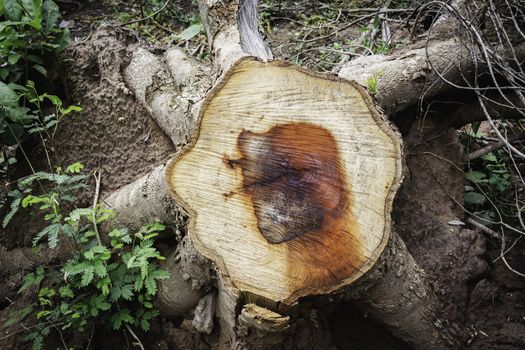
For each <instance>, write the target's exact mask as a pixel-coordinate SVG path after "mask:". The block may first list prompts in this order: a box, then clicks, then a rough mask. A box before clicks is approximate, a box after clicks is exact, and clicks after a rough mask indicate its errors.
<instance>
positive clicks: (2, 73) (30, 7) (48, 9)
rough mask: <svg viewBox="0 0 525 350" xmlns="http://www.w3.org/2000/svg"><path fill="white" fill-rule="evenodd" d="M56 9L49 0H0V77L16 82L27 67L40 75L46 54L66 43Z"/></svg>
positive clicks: (66, 34) (25, 76) (25, 74)
mask: <svg viewBox="0 0 525 350" xmlns="http://www.w3.org/2000/svg"><path fill="white" fill-rule="evenodd" d="M59 20H60V12H59V8H58V6H57V4H56V3H55V2H53V1H51V0H44V1H42V0H33V1H26V0H24V1H22V0H2V2H1V3H0V62H1V64H0V80H2V81H5V82H8V83H20V82H21V81H22V82H25V81H27V80H28V79H29V74H30V73H31V71H35V72H38V73H40V74H42V75H44V76H46V75H47V70H46V68H45V66H44V59H45V57H46V55H55V54H58V53H60V52H61V51H63V50H64V48H65V47H66V46H67V45H68V43H69V38H70V33H69V30H68V29H67V28H60V27H59Z"/></svg>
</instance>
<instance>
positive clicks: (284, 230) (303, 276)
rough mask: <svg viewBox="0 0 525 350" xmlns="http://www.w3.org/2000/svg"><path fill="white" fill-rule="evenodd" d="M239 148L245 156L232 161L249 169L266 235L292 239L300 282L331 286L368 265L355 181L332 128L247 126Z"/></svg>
mask: <svg viewBox="0 0 525 350" xmlns="http://www.w3.org/2000/svg"><path fill="white" fill-rule="evenodd" d="M237 146H238V148H239V150H240V152H241V154H242V158H241V159H239V160H234V161H231V160H229V161H228V165H229V166H237V165H238V166H240V167H241V169H242V174H243V191H244V192H245V194H246V195H248V197H249V198H250V199H251V202H252V204H253V210H254V213H255V216H256V218H257V226H258V228H259V231H260V233H261V234H262V235H263V236H264V237H265V238H266V240H267V241H268V242H269V243H271V244H286V246H287V251H288V277H289V279H290V281H291V282H292V283H294V285H301V286H303V287H312V288H315V287H322V286H327V285H330V284H333V283H336V282H338V281H341V280H343V279H345V278H348V277H349V276H350V274H352V272H354V271H355V270H356V269H358V268H359V266H361V265H362V263H363V262H364V258H363V255H362V253H361V249H360V247H361V244H360V242H359V241H358V238H357V235H356V233H357V232H356V230H357V226H356V224H355V220H354V218H353V215H352V210H351V208H352V195H351V191H350V184H349V183H348V180H347V177H346V176H345V173H344V167H343V166H342V162H341V157H340V155H339V150H338V147H337V142H336V140H335V139H334V137H333V136H332V135H331V134H330V132H329V131H328V130H326V129H325V128H323V127H321V126H317V125H313V124H306V123H297V124H282V125H277V126H275V127H273V128H272V129H270V130H269V131H268V132H266V133H254V132H251V131H243V132H242V133H241V134H240V135H239V137H238V142H237Z"/></svg>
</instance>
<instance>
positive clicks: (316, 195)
mask: <svg viewBox="0 0 525 350" xmlns="http://www.w3.org/2000/svg"><path fill="white" fill-rule="evenodd" d="M199 118H200V119H199V122H198V123H199V124H198V130H197V132H196V133H195V135H194V136H193V139H192V142H190V144H189V145H188V146H187V147H186V148H185V150H184V151H183V152H182V153H181V154H180V155H178V157H176V158H175V159H173V160H172V161H171V163H170V164H169V165H168V166H167V168H166V169H167V170H166V177H167V182H168V187H169V188H170V190H171V192H172V194H173V196H174V197H175V199H176V201H177V202H178V203H180V204H181V205H182V206H183V207H184V208H185V209H186V210H187V211H188V213H189V215H190V224H189V235H190V238H191V240H192V242H193V243H194V245H195V247H196V248H197V250H198V251H200V252H201V253H202V254H203V255H205V256H206V257H207V258H209V259H210V260H212V261H213V262H215V263H216V264H217V265H218V266H219V268H220V269H221V271H222V272H223V273H224V274H225V275H227V276H228V278H229V279H230V281H231V282H232V283H233V285H234V286H236V287H237V288H238V289H240V290H241V291H243V292H245V293H246V294H247V295H249V296H250V297H251V298H256V299H257V298H260V299H261V300H265V301H271V302H275V303H284V304H288V305H289V304H291V303H293V302H294V301H296V300H297V299H298V298H299V297H302V296H306V295H313V294H324V293H330V292H332V291H334V290H336V289H338V288H340V287H342V286H345V285H350V284H351V283H353V282H354V281H356V280H357V279H358V278H359V277H361V276H362V275H363V274H365V273H366V272H367V271H368V270H369V269H370V268H371V267H372V266H373V265H374V263H375V262H376V261H377V259H378V258H379V257H380V256H381V254H382V252H383V250H384V248H385V246H386V244H387V242H388V241H389V237H390V230H391V219H390V210H391V206H392V200H393V197H394V195H395V192H396V190H397V188H398V186H399V183H400V179H401V141H400V137H399V135H398V134H397V133H396V132H395V131H394V130H393V129H392V127H391V126H390V124H389V123H388V122H387V121H386V119H385V118H383V117H382V116H381V115H380V114H379V113H378V112H377V110H376V109H375V107H374V106H373V104H372V102H371V99H370V98H369V96H368V95H367V94H366V93H365V92H364V90H363V89H362V88H361V87H359V86H358V85H357V84H354V83H351V82H349V81H346V80H344V79H340V78H337V77H335V76H331V75H320V74H314V73H311V72H307V71H304V70H302V69H301V68H299V67H296V66H292V65H290V64H287V63H283V62H276V61H274V62H271V63H262V62H259V61H257V60H255V59H253V58H244V59H241V60H239V61H238V62H237V63H236V64H234V65H233V66H232V68H231V69H230V70H229V71H228V72H227V74H225V75H224V78H223V79H222V80H221V82H220V83H218V84H217V85H216V87H215V88H214V89H213V90H212V91H211V93H210V94H209V95H208V97H207V99H206V100H205V101H204V103H203V106H202V109H201V113H200V117H199Z"/></svg>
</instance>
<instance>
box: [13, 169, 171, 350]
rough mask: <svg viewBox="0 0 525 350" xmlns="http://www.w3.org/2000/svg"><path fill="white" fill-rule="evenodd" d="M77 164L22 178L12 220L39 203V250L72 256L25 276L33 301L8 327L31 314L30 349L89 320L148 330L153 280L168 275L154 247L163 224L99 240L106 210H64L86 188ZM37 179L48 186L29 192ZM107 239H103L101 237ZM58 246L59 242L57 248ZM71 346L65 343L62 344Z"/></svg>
mask: <svg viewBox="0 0 525 350" xmlns="http://www.w3.org/2000/svg"><path fill="white" fill-rule="evenodd" d="M82 168H83V166H82V164H80V163H75V164H72V165H70V166H69V167H67V168H66V169H65V170H62V169H60V168H58V169H57V171H56V173H45V172H38V173H36V174H34V175H31V176H29V177H26V178H24V179H21V180H19V184H18V189H17V190H16V191H13V192H12V193H11V197H13V198H14V201H13V205H12V207H11V211H10V213H9V214H8V215H7V216H6V218H5V219H4V222H3V224H4V226H5V225H7V224H8V223H9V221H10V220H11V218H12V217H13V215H14V214H15V213H16V211H17V210H18V208H19V207H23V208H29V207H32V206H38V210H39V211H41V212H43V213H44V220H45V222H46V224H47V225H46V226H45V227H44V229H42V230H41V231H40V232H39V233H38V234H37V235H36V236H35V238H34V240H33V246H34V248H35V249H38V248H39V247H40V246H39V244H40V243H41V242H42V241H43V240H45V241H47V244H48V245H49V247H50V248H51V249H70V250H71V257H70V258H69V259H68V260H67V261H66V262H65V264H64V265H63V266H60V267H55V266H45V267H39V268H38V269H37V270H36V271H34V272H30V273H28V274H26V276H25V277H24V281H23V284H22V287H21V288H20V290H19V292H20V293H21V292H24V291H27V290H28V289H30V288H34V290H35V295H36V298H37V300H36V301H35V302H34V303H33V304H32V305H30V307H29V308H24V309H22V310H19V311H18V312H17V313H15V314H14V315H13V317H12V319H11V320H9V321H8V323H7V324H6V325H13V324H15V323H17V322H21V321H23V320H25V319H26V318H28V317H29V316H31V315H33V316H34V318H35V319H36V322H37V323H36V325H34V326H33V327H28V329H29V331H28V332H27V333H26V335H25V336H24V338H23V339H24V340H27V341H32V343H33V349H41V348H42V347H43V344H44V340H45V338H46V337H47V336H48V335H49V334H51V332H52V331H53V330H54V329H56V330H59V331H60V332H66V331H68V330H69V331H76V332H83V331H84V330H85V328H86V325H88V323H90V322H91V323H92V322H95V320H96V321H97V323H99V324H105V325H106V326H109V327H112V328H113V329H115V330H118V329H120V328H122V327H126V328H128V327H131V326H133V327H140V328H141V329H142V330H144V331H147V330H149V328H150V321H151V319H153V318H154V317H156V316H158V314H159V313H158V310H156V309H155V308H154V306H153V297H154V296H155V294H156V293H157V291H158V285H157V284H158V281H159V280H162V279H166V278H168V277H169V275H168V273H167V272H166V271H163V270H161V269H159V267H158V262H159V261H161V260H164V257H163V256H162V255H161V254H160V253H159V251H158V250H157V249H156V248H155V246H154V239H155V237H156V236H157V235H158V233H159V232H160V231H162V230H164V226H163V225H162V224H160V223H153V224H150V225H146V226H144V227H143V228H141V229H140V230H139V231H138V232H136V233H135V234H130V233H128V231H127V230H125V229H118V228H115V229H111V230H110V232H109V233H108V234H107V236H106V237H107V240H104V241H103V239H102V238H103V237H102V236H101V232H99V228H98V226H99V225H100V224H102V223H103V222H108V223H111V219H112V218H113V217H114V214H113V212H112V211H111V210H108V209H106V208H104V207H103V206H102V205H101V204H96V205H94V206H93V207H89V208H74V209H72V210H70V211H66V210H65V208H66V207H67V206H68V205H69V206H71V204H74V203H75V202H76V200H77V198H76V197H75V191H77V190H79V189H81V188H83V187H84V184H83V181H84V179H85V176H84V175H81V174H79V173H80V172H81V171H82ZM36 182H47V183H48V184H47V185H48V186H45V187H49V185H50V190H48V191H46V192H45V193H43V194H38V195H37V194H34V192H35V190H34V189H33V187H34V186H33V185H34V184H35V183H36ZM105 241H107V242H105ZM59 246H60V248H58V247H59ZM66 348H69V347H66Z"/></svg>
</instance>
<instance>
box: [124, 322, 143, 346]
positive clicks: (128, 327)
mask: <svg viewBox="0 0 525 350" xmlns="http://www.w3.org/2000/svg"><path fill="white" fill-rule="evenodd" d="M126 329H127V330H128V332H129V333H130V334H131V336H132V337H133V338H135V340H136V341H137V344H138V345H139V347H140V350H145V348H144V345H142V342H141V341H140V339H139V337H138V336H137V335H136V334H135V332H133V330H132V329H131V327H130V326H128V325H126Z"/></svg>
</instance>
